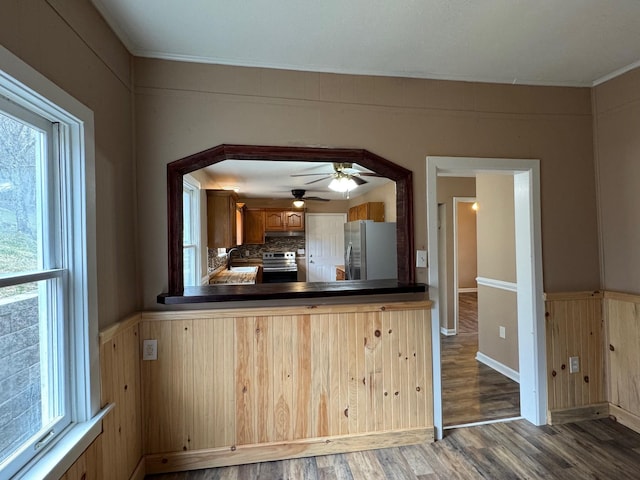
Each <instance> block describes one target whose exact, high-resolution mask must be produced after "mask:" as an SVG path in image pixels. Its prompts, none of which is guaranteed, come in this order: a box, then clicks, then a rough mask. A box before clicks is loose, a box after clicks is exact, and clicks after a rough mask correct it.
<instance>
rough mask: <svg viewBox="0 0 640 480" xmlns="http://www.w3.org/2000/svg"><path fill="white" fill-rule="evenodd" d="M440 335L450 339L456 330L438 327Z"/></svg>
mask: <svg viewBox="0 0 640 480" xmlns="http://www.w3.org/2000/svg"><path fill="white" fill-rule="evenodd" d="M440 333H441V334H442V335H446V336H447V337H450V336H451V335H455V334H456V329H455V328H444V327H440Z"/></svg>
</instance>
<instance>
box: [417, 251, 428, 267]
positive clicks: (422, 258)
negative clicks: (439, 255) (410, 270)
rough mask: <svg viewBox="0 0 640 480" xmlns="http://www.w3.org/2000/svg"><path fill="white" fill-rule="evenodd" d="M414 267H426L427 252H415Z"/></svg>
mask: <svg viewBox="0 0 640 480" xmlns="http://www.w3.org/2000/svg"><path fill="white" fill-rule="evenodd" d="M416 267H418V268H426V267H427V251H426V250H416Z"/></svg>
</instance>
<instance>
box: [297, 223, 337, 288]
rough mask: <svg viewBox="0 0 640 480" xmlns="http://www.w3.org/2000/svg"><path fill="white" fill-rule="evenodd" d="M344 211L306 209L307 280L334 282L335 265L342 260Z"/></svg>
mask: <svg viewBox="0 0 640 480" xmlns="http://www.w3.org/2000/svg"><path fill="white" fill-rule="evenodd" d="M346 221H347V215H346V214H345V213H307V214H306V216H305V223H306V227H305V230H306V245H305V250H306V252H305V254H306V259H307V260H306V266H307V282H334V281H335V280H336V265H342V264H344V224H345V222H346Z"/></svg>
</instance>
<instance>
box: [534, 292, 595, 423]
mask: <svg viewBox="0 0 640 480" xmlns="http://www.w3.org/2000/svg"><path fill="white" fill-rule="evenodd" d="M545 308H546V336H547V342H546V344H547V369H548V371H547V379H548V389H549V393H548V404H549V405H548V408H549V410H550V411H554V410H562V409H569V408H576V407H583V406H588V405H594V404H599V403H602V402H604V401H605V397H606V394H605V389H604V365H603V362H602V351H603V348H604V343H603V339H604V331H603V321H602V295H601V294H600V293H599V292H586V293H568V294H548V295H547V299H546V302H545ZM573 356H577V357H579V359H580V371H579V372H578V373H569V357H573Z"/></svg>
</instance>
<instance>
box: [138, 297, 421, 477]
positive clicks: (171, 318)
mask: <svg viewBox="0 0 640 480" xmlns="http://www.w3.org/2000/svg"><path fill="white" fill-rule="evenodd" d="M430 307H431V304H430V302H426V301H423V302H402V303H392V304H385V305H381V304H378V305H376V304H371V305H342V306H318V307H314V308H306V307H297V308H296V307H291V308H286V307H283V308H272V309H268V310H267V309H260V310H256V309H244V310H219V311H218V310H215V311H213V310H211V311H200V312H198V311H190V312H158V313H144V314H142V319H141V323H140V333H141V338H142V339H145V338H147V339H157V341H158V360H156V361H144V362H142V369H141V371H142V385H143V404H144V406H145V414H144V442H145V452H146V454H147V457H146V460H145V465H146V469H147V473H159V472H168V471H175V470H187V469H196V468H205V467H214V466H222V465H233V464H240V463H251V462H255V461H265V460H275V459H282V458H294V457H301V456H308V455H319V454H326V453H336V452H344V451H350V450H364V449H368V448H381V447H383V446H389V445H402V444H411V443H418V442H424V441H432V440H433V390H432V366H431V364H432V362H431V326H430Z"/></svg>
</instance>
